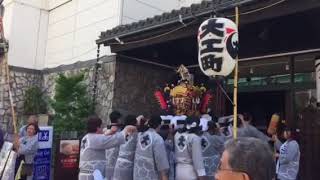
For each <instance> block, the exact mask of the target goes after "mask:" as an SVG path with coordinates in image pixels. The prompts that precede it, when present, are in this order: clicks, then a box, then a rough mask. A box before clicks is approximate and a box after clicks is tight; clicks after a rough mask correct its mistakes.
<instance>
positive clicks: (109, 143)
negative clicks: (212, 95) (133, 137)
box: [79, 132, 125, 180]
mask: <svg viewBox="0 0 320 180" xmlns="http://www.w3.org/2000/svg"><path fill="white" fill-rule="evenodd" d="M123 143H125V135H124V133H123V132H120V133H116V134H115V135H111V136H106V135H104V134H95V133H89V134H87V135H86V136H84V137H83V138H82V140H81V151H80V164H79V169H80V173H79V180H94V178H93V175H92V173H93V172H94V170H99V171H100V172H101V174H103V175H104V174H105V167H106V163H107V161H106V156H105V150H106V149H109V148H113V147H115V146H119V145H121V144H123Z"/></svg>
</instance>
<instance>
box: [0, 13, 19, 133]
mask: <svg viewBox="0 0 320 180" xmlns="http://www.w3.org/2000/svg"><path fill="white" fill-rule="evenodd" d="M2 12H3V10H2ZM0 26H1V27H0V28H1V29H0V31H1V34H0V35H1V39H2V40H3V42H4V44H3V45H2V46H3V48H4V56H3V62H2V65H3V69H4V70H3V72H4V76H5V82H4V83H5V84H4V86H5V85H7V89H8V94H9V100H10V106H11V116H12V124H13V131H14V134H15V135H17V133H18V129H17V116H16V113H15V105H14V102H13V96H12V91H11V80H10V70H9V63H8V47H7V44H6V39H5V37H4V31H3V17H2V15H1V17H0Z"/></svg>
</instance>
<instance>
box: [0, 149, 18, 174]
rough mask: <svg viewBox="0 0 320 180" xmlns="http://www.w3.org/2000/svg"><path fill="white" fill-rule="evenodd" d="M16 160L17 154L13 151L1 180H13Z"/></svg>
mask: <svg viewBox="0 0 320 180" xmlns="http://www.w3.org/2000/svg"><path fill="white" fill-rule="evenodd" d="M16 159H17V153H16V152H14V151H11V152H10V155H9V158H8V160H7V163H6V167H5V169H4V171H3V174H2V177H1V178H2V179H7V180H14V170H15V165H16Z"/></svg>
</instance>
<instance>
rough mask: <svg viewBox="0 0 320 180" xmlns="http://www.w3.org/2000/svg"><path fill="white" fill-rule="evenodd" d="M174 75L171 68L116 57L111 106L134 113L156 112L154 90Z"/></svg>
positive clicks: (158, 107)
mask: <svg viewBox="0 0 320 180" xmlns="http://www.w3.org/2000/svg"><path fill="white" fill-rule="evenodd" d="M174 75H175V72H174V71H173V70H172V69H166V68H161V67H159V66H154V65H150V64H145V63H139V62H137V61H133V60H127V59H123V58H121V59H117V64H116V80H115V89H114V93H115V95H114V100H113V108H114V109H117V110H120V111H122V112H124V113H125V114H128V113H131V114H134V115H139V114H143V115H147V116H148V115H151V114H152V113H158V112H159V111H160V106H159V105H158V103H157V101H156V99H155V97H154V91H155V89H156V87H158V86H161V87H162V86H164V85H165V83H166V82H167V81H168V80H169V79H171V78H172V77H173V76H174Z"/></svg>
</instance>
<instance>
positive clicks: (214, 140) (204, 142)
mask: <svg viewBox="0 0 320 180" xmlns="http://www.w3.org/2000/svg"><path fill="white" fill-rule="evenodd" d="M201 147H202V155H203V161H204V168H205V170H206V176H209V179H210V180H211V179H214V174H215V173H216V170H217V166H218V164H219V162H220V157H221V154H222V152H223V149H224V141H223V138H222V137H220V136H217V135H211V134H210V133H208V132H204V133H203V135H202V136H201Z"/></svg>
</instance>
